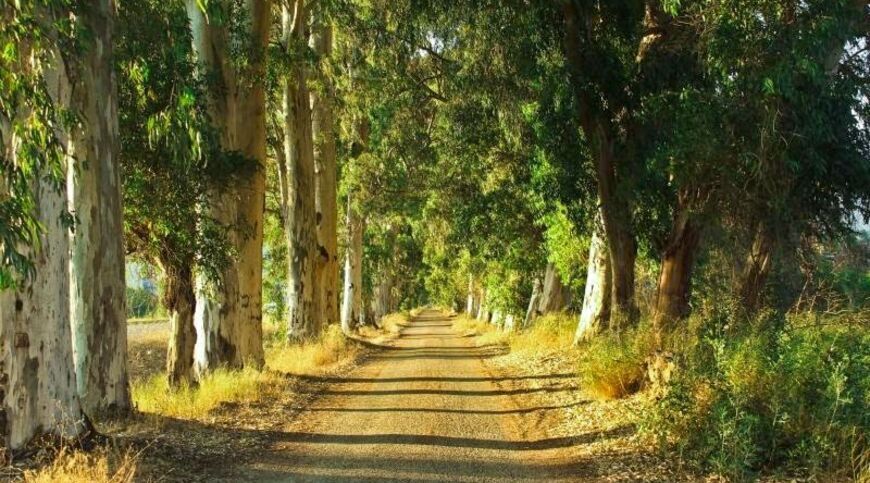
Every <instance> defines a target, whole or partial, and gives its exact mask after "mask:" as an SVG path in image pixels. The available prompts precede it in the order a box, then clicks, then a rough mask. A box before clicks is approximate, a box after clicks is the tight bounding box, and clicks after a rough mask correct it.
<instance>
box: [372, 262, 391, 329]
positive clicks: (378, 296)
mask: <svg viewBox="0 0 870 483" xmlns="http://www.w3.org/2000/svg"><path fill="white" fill-rule="evenodd" d="M392 290H393V276H392V274H391V273H390V271H389V269H388V268H386V267H384V268H383V269H382V270H381V273H380V275H379V276H378V280H377V282H376V283H375V289H374V293H373V294H372V307H371V308H372V322H373V323H375V324H378V325H380V322H381V319H382V318H384V316H386V315H387V314H388V313H389V312H390V310H391V309H392V307H393V302H392Z"/></svg>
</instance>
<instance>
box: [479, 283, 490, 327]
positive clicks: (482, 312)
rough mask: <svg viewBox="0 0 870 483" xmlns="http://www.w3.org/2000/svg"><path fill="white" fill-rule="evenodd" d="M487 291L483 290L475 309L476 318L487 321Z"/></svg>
mask: <svg viewBox="0 0 870 483" xmlns="http://www.w3.org/2000/svg"><path fill="white" fill-rule="evenodd" d="M488 302H489V301H488V300H487V291H486V290H484V291H483V296H481V299H480V307H479V308H478V309H477V320H480V321H482V322H489V308H488V307H487V303H488Z"/></svg>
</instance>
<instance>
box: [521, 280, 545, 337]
mask: <svg viewBox="0 0 870 483" xmlns="http://www.w3.org/2000/svg"><path fill="white" fill-rule="evenodd" d="M540 305H541V279H540V278H538V277H535V281H534V282H533V283H532V296H531V297H529V308H528V309H526V317H525V319H523V327H524V328H525V327H528V326H529V325H531V323H532V321H534V320H535V319H536V318H537V317H538V315H540V313H539V312H538V307H540Z"/></svg>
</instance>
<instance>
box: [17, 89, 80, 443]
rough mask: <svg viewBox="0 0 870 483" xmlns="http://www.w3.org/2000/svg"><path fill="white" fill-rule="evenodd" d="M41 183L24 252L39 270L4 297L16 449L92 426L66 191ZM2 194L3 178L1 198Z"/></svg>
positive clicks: (37, 186)
mask: <svg viewBox="0 0 870 483" xmlns="http://www.w3.org/2000/svg"><path fill="white" fill-rule="evenodd" d="M50 82H51V81H49V83H50ZM55 99H56V98H55ZM0 129H2V130H3V132H2V136H0V137H2V138H3V139H12V142H11V143H8V144H7V145H6V146H4V147H5V148H6V149H7V150H8V151H7V152H6V153H2V154H3V155H2V157H3V159H7V160H11V161H12V162H13V163H15V153H14V151H13V149H14V147H13V146H15V145H16V144H17V142H16V141H15V137H14V135H13V134H12V130H11V123H9V122H8V120H6V119H3V118H2V116H0ZM37 179H38V181H34V183H33V189H34V195H35V199H36V200H37V205H36V206H35V207H34V210H35V213H34V215H35V217H36V219H37V220H38V221H39V223H40V224H41V226H42V228H43V230H44V232H43V234H42V235H41V236H40V245H39V247H38V248H28V247H21V248H22V252H25V253H27V252H29V255H30V256H31V257H32V261H33V264H34V269H35V271H34V272H33V274H32V275H31V276H30V277H29V278H28V279H27V280H26V281H25V282H24V283H23V284H22V286H21V287H20V288H18V289H8V290H5V291H3V292H0V436H2V438H3V441H2V443H3V446H4V447H6V448H7V449H9V450H12V451H15V450H19V449H21V448H23V447H24V446H26V445H27V443H28V442H30V441H31V440H32V439H33V438H34V437H36V436H39V435H42V434H53V435H57V436H60V437H63V438H72V437H75V436H78V435H79V434H81V433H82V432H83V431H85V430H86V428H87V427H88V423H87V420H86V418H85V416H84V414H83V412H82V409H81V406H80V404H79V398H78V394H77V390H76V375H75V369H74V366H73V356H72V338H71V333H70V304H69V300H70V299H69V294H70V292H69V284H70V276H69V248H70V245H69V235H68V228H67V227H66V226H65V225H64V224H63V222H62V221H61V220H62V215H63V213H64V211H65V210H66V189H65V186H64V185H63V184H61V185H60V186H55V185H53V184H52V183H51V182H50V181H48V174H47V173H45V174H44V177H43V176H40V177H39V178H37ZM3 191H5V186H3V183H2V180H0V196H3V195H4V193H3Z"/></svg>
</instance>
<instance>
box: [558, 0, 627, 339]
mask: <svg viewBox="0 0 870 483" xmlns="http://www.w3.org/2000/svg"><path fill="white" fill-rule="evenodd" d="M562 6H563V8H562V12H563V14H564V19H565V42H564V44H565V45H564V49H565V55H566V58H567V60H568V64H569V66H570V72H571V75H572V77H573V79H572V84H573V89H574V94H575V97H576V99H577V105H578V112H579V117H580V125H581V127H582V128H583V132H584V133H585V135H586V137H587V139H589V140H590V142H591V143H592V144H593V149H594V151H593V153H594V157H595V164H596V178H597V183H598V198H599V200H600V202H601V218H602V222H603V223H602V224H603V226H604V233H603V235H604V238H605V240H606V241H607V249H608V251H609V256H610V270H611V279H612V285H611V286H612V306H611V314H610V326H611V327H612V328H614V329H617V330H618V329H620V328H622V327H624V326H627V325H630V324H633V323H634V322H636V321H637V319H638V316H639V312H638V310H637V305H636V303H635V298H634V268H635V259H636V258H637V242H636V240H635V237H634V233H633V231H632V219H631V209H630V204H629V201H628V200H627V199H626V198H625V195H624V194H623V193H620V190H618V189H617V188H618V186H617V182H618V179H617V176H616V165H615V163H616V157H617V156H616V154H617V153H616V137H617V136H616V135H615V134H614V132H613V131H614V127H613V122H614V121H613V118H614V116H615V114H612V113H611V112H609V111H608V110H607V107H605V106H602V105H600V101H599V99H598V98H597V97H596V96H597V94H596V93H594V92H589V90H588V89H587V88H586V87H585V86H586V85H587V83H586V82H585V81H584V77H583V71H584V69H586V67H587V66H586V64H585V62H586V60H587V59H585V58H584V57H583V52H585V51H586V49H585V48H584V44H585V43H586V42H587V39H586V37H585V36H584V33H585V32H586V28H587V27H586V23H585V19H584V18H583V17H582V16H581V13H580V12H579V11H578V10H577V8H578V7H577V3H576V2H571V1H566V2H563V4H562Z"/></svg>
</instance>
